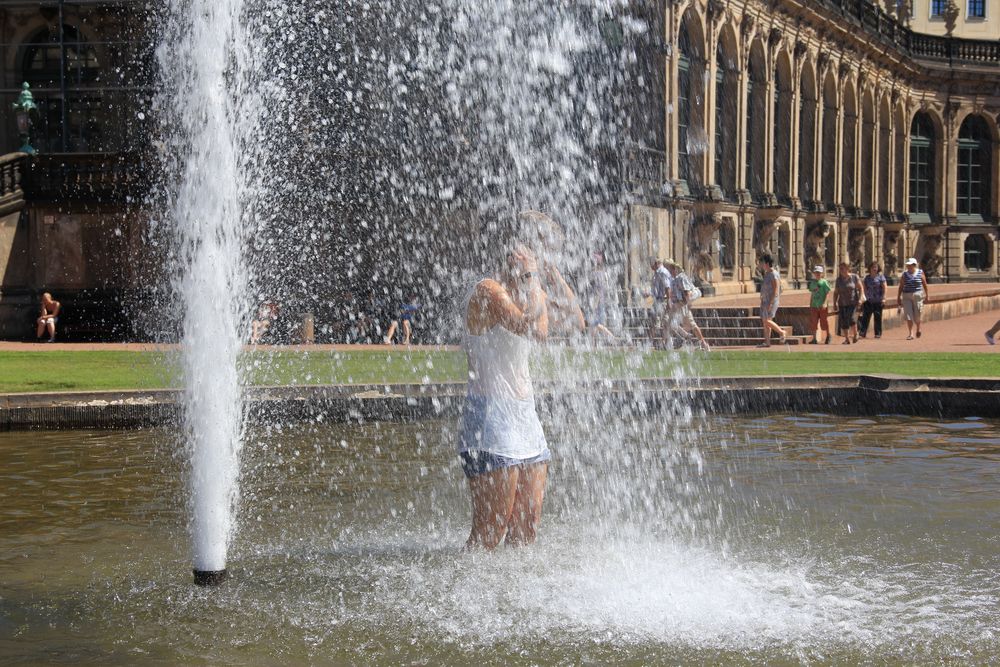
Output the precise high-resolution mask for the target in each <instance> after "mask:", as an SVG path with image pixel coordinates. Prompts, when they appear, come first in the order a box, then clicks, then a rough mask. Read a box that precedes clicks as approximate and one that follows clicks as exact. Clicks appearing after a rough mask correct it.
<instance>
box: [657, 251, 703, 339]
mask: <svg viewBox="0 0 1000 667" xmlns="http://www.w3.org/2000/svg"><path fill="white" fill-rule="evenodd" d="M663 265H664V266H665V267H667V270H668V271H670V275H671V278H672V280H671V281H670V314H671V317H670V322H671V326H670V330H671V332H673V331H674V330H675V328H680V329H682V330H683V331H685V332H687V334H688V336H687V338H688V340H690V339H691V338H694V337H696V338H697V339H698V340H699V341H701V349H703V350H706V351H707V350H708V349H709V347H708V343H707V342H706V341H705V336H704V335H702V333H701V328H700V327H699V326H698V323H697V322H695V321H694V315H693V314H692V313H691V304H692V303H693V302H694V301H695V300H697V299H698V298H700V297H701V290H700V289H698V288H697V287H695V286H694V284H693V283H692V282H691V279H690V278H688V277H687V274H686V273H684V271H683V270H682V269H681V267H680V265H678V264H677V262H675V261H674V260H672V259H668V260H666V261H664V262H663Z"/></svg>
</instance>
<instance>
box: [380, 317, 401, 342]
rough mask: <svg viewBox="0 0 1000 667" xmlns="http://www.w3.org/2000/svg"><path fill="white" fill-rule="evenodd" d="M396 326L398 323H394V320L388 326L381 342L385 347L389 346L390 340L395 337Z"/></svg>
mask: <svg viewBox="0 0 1000 667" xmlns="http://www.w3.org/2000/svg"><path fill="white" fill-rule="evenodd" d="M397 326H399V322H398V321H396V320H393V321H392V324H390V325H389V331H387V332H386V334H385V339H383V341H382V342H383V343H385V344H386V345H391V344H392V338H393V336H395V335H396V327H397Z"/></svg>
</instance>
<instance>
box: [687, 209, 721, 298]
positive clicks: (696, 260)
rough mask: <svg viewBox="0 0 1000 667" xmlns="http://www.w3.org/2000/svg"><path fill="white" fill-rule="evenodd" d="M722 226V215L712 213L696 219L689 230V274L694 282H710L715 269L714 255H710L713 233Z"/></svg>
mask: <svg viewBox="0 0 1000 667" xmlns="http://www.w3.org/2000/svg"><path fill="white" fill-rule="evenodd" d="M721 226H722V215H721V214H719V213H713V214H712V217H711V218H701V219H699V220H697V221H696V222H695V224H694V227H693V229H692V230H691V232H692V233H691V262H690V266H691V276H692V278H694V279H695V280H696V282H699V281H700V282H701V283H710V282H712V271H714V270H715V257H714V256H713V255H712V243H713V241H714V240H715V234H716V232H718V230H719V227H721Z"/></svg>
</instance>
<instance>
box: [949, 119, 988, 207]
mask: <svg viewBox="0 0 1000 667" xmlns="http://www.w3.org/2000/svg"><path fill="white" fill-rule="evenodd" d="M989 157H990V156H989V140H988V139H987V136H986V132H985V128H984V127H983V122H982V120H980V119H979V118H976V117H970V118H966V119H965V122H964V123H962V128H961V130H959V133H958V178H957V183H956V189H957V191H958V212H959V214H960V215H980V216H983V217H986V216H987V215H988V213H989V211H988V210H987V208H988V203H989V196H988V195H989V188H988V183H987V180H986V179H987V178H989V172H990V168H989V167H990V163H989Z"/></svg>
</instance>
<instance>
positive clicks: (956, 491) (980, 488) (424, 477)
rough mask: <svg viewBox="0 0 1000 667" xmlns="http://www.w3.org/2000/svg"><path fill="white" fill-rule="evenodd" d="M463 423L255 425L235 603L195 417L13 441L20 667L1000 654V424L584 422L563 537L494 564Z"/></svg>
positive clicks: (0, 558)
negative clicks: (212, 525) (459, 441)
mask: <svg viewBox="0 0 1000 667" xmlns="http://www.w3.org/2000/svg"><path fill="white" fill-rule="evenodd" d="M567 423H569V422H568V421H567ZM453 428H454V424H453V422H451V421H417V422H410V423H380V424H370V425H322V426H315V425H309V426H304V425H297V426H292V427H282V428H277V427H270V428H267V429H255V428H251V429H249V430H248V433H247V445H246V449H245V461H244V466H245V467H244V486H243V501H242V503H241V506H240V512H241V516H240V517H239V529H238V531H237V532H236V534H235V535H234V538H233V542H232V548H231V551H230V567H231V570H232V573H233V576H232V578H231V579H230V580H229V581H228V582H226V583H225V584H223V585H222V586H221V587H219V588H217V589H212V590H205V589H201V588H198V587H192V586H191V582H190V574H189V570H188V568H187V562H188V559H189V546H188V543H187V539H186V536H187V529H186V521H187V518H186V509H185V508H186V506H187V505H186V500H185V494H186V490H185V489H186V487H185V484H184V482H183V479H184V474H183V472H184V468H185V466H187V465H189V463H188V462H187V461H186V459H185V458H184V457H183V455H181V454H179V453H178V452H180V451H183V450H182V448H179V447H178V446H177V441H176V438H177V437H179V436H178V435H177V433H176V432H175V431H168V430H152V431H139V432H109V431H76V432H68V431H62V432H31V433H26V432H21V433H3V434H0V582H2V584H0V662H4V663H6V664H10V663H14V664H17V663H39V662H52V661H67V662H74V663H81V664H102V665H108V664H129V665H135V664H149V663H159V664H163V663H165V664H235V663H239V664H261V663H279V662H280V663H286V664H303V663H307V662H308V663H312V664H323V663H346V664H401V663H404V664H406V663H411V664H473V663H476V664H494V663H497V664H499V663H503V664H581V663H607V662H614V663H617V664H629V663H631V664H653V663H661V664H662V663H672V662H682V661H697V662H747V661H753V662H755V661H767V662H771V663H775V662H777V663H781V662H795V663H798V662H801V661H804V660H805V661H809V662H815V663H844V662H848V663H854V662H858V661H861V660H872V659H874V660H878V661H882V660H887V661H900V662H903V663H912V662H929V661H939V660H946V661H947V660H957V661H960V662H967V663H986V662H989V661H991V660H995V659H996V656H997V654H998V653H1000V632H998V631H997V628H998V627H1000V593H998V591H1000V549H998V546H1000V545H998V540H1000V538H998V535H1000V423H997V422H991V421H985V420H978V419H967V420H951V421H934V420H924V419H917V418H904V417H879V418H876V419H857V418H845V417H833V416H830V415H805V416H799V417H791V416H783V415H777V416H769V417H757V418H753V417H730V418H726V417H720V416H713V417H712V418H711V419H704V420H699V419H695V420H694V421H692V422H691V423H689V424H687V425H686V426H683V427H679V426H676V425H673V424H669V423H665V422H662V421H658V420H657V419H655V418H652V417H650V418H646V419H645V420H642V421H640V422H639V423H637V424H636V425H635V426H634V427H632V428H630V429H629V430H628V432H627V433H625V435H624V436H621V437H619V438H618V441H617V442H609V441H607V440H602V439H601V438H600V437H597V436H594V435H593V434H592V433H588V432H587V430H586V429H585V428H583V427H577V428H576V429H575V430H574V428H572V427H563V428H562V429H561V430H553V431H552V438H551V439H552V442H553V443H554V451H555V454H556V460H555V462H554V464H553V469H552V479H551V483H550V487H549V489H550V493H549V497H548V498H547V500H546V516H545V519H544V521H543V527H542V533H541V537H540V541H539V543H538V544H537V545H536V546H535V547H532V548H529V549H525V550H520V551H516V552H514V551H504V550H501V551H500V552H499V553H496V554H492V555H488V554H481V553H472V554H464V553H460V552H459V547H460V546H461V544H462V543H463V541H464V539H465V537H466V532H467V530H468V526H467V520H468V519H467V514H468V500H467V497H466V488H465V483H464V480H463V479H462V477H461V472H460V470H459V469H458V466H457V459H456V457H455V456H454V454H453V442H454V434H453ZM609 446H610V448H609ZM611 460H616V461H619V462H621V464H622V465H620V466H615V465H609V461H611Z"/></svg>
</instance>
